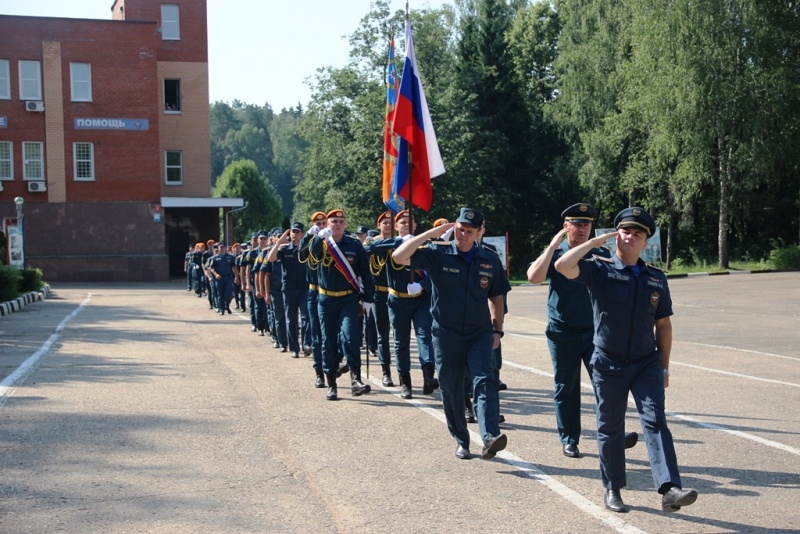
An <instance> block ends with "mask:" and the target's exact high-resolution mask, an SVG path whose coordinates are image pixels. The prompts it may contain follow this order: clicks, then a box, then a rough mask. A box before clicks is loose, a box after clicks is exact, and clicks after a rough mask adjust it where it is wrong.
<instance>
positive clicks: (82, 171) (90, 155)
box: [72, 143, 94, 181]
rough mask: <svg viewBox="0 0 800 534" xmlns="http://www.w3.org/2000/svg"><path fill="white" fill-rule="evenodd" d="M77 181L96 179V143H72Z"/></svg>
mask: <svg viewBox="0 0 800 534" xmlns="http://www.w3.org/2000/svg"><path fill="white" fill-rule="evenodd" d="M72 155H73V161H74V164H73V166H74V167H75V180H76V181H93V180H94V143H73V144H72Z"/></svg>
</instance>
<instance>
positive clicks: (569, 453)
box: [563, 443, 581, 458]
mask: <svg viewBox="0 0 800 534" xmlns="http://www.w3.org/2000/svg"><path fill="white" fill-rule="evenodd" d="M563 452H564V456H566V457H568V458H580V457H581V451H580V450H578V446H577V445H575V444H574V443H567V444H566V445H564V449H563Z"/></svg>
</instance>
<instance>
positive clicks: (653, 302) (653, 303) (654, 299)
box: [650, 291, 661, 308]
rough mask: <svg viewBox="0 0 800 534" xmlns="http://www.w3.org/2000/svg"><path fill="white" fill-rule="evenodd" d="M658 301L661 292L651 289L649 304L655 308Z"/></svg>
mask: <svg viewBox="0 0 800 534" xmlns="http://www.w3.org/2000/svg"><path fill="white" fill-rule="evenodd" d="M659 301H661V293H659V292H658V291H653V292H652V293H650V306H652V307H654V308H655V307H656V306H658V303H659Z"/></svg>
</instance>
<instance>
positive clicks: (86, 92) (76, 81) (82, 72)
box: [69, 63, 92, 102]
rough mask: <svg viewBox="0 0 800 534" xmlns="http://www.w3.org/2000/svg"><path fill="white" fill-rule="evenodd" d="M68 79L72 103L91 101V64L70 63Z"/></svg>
mask: <svg viewBox="0 0 800 534" xmlns="http://www.w3.org/2000/svg"><path fill="white" fill-rule="evenodd" d="M69 72H70V79H71V81H72V101H73V102H91V101H92V64H91V63H70V64H69Z"/></svg>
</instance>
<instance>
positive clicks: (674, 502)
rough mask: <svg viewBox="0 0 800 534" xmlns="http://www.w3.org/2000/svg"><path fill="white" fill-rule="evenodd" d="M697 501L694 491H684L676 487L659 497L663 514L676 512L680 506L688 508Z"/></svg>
mask: <svg viewBox="0 0 800 534" xmlns="http://www.w3.org/2000/svg"><path fill="white" fill-rule="evenodd" d="M696 500H697V492H696V491H695V490H685V489H681V488H679V487H678V486H672V487H671V488H670V490H669V491H668V492H666V493H665V494H664V495H663V496H662V497H661V509H662V510H664V511H665V512H677V511H678V510H680V509H681V506H689V505H690V504H694V501H696Z"/></svg>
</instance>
